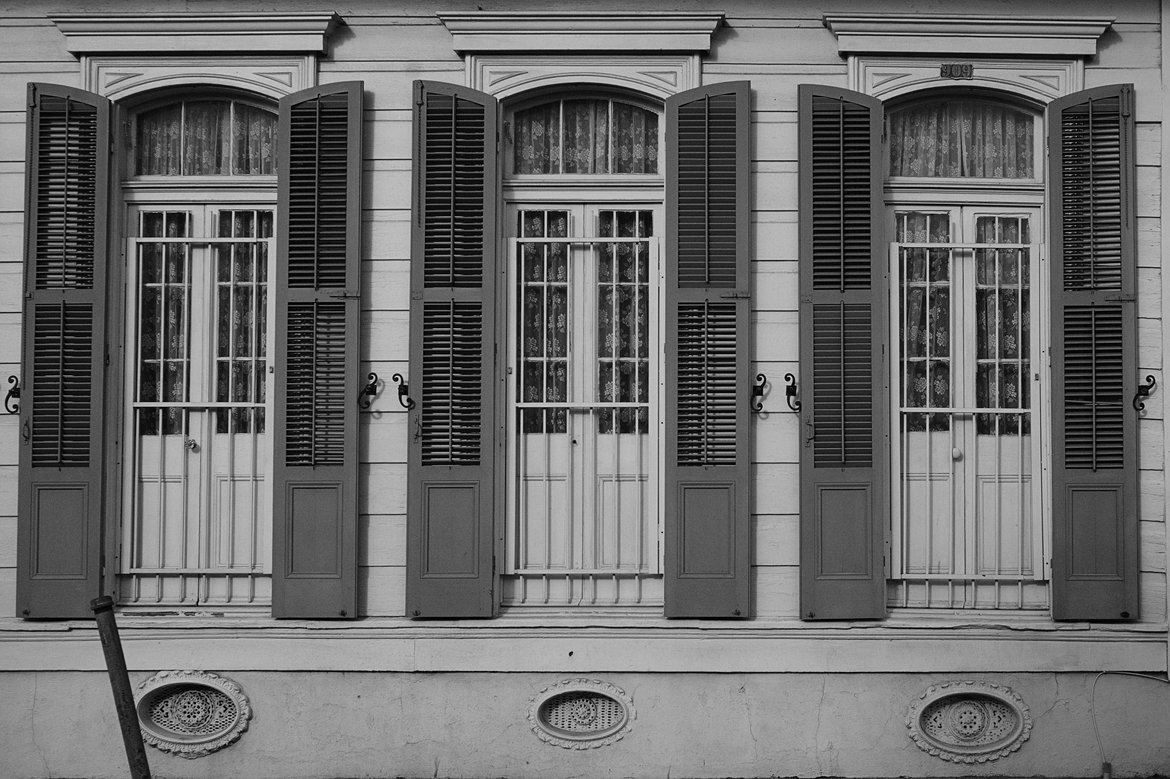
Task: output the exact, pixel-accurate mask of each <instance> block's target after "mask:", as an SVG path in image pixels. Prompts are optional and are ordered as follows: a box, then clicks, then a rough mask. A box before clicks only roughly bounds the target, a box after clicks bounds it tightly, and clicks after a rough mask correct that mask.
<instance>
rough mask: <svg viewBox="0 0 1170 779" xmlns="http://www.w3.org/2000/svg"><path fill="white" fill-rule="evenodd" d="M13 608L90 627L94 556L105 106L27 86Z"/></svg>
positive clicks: (73, 92) (98, 541)
mask: <svg viewBox="0 0 1170 779" xmlns="http://www.w3.org/2000/svg"><path fill="white" fill-rule="evenodd" d="M28 97H29V100H28V150H27V151H28V160H27V168H26V201H25V268H24V279H25V281H24V292H25V296H24V319H23V325H22V326H23V334H24V342H23V357H22V359H23V366H24V367H23V375H24V383H25V386H24V393H23V399H22V401H21V403H20V407H21V408H20V416H21V419H20V428H21V438H22V441H21V447H20V486H19V493H20V495H19V506H20V508H19V512H20V513H19V521H18V530H17V584H16V610H17V615H18V616H23V617H32V618H92V617H93V613H92V611H90V609H89V602H90V600H91V599H93V598H95V597H97V596H98V595H99V594H100V589H101V553H102V527H101V525H102V522H101V518H102V511H101V507H102V480H101V470H102V462H103V457H102V445H103V442H102V405H103V400H102V392H101V387H102V386H103V382H104V379H105V376H104V369H103V362H104V360H105V321H104V318H105V312H106V304H105V303H106V270H107V269H106V255H105V252H106V250H107V235H106V224H107V222H108V215H107V211H106V209H107V205H108V199H107V196H108V187H109V156H110V155H109V149H110V140H109V127H110V102H109V101H108V100H106V99H105V98H104V97H100V96H98V95H95V94H91V93H89V92H84V91H81V90H78V89H70V88H68V87H61V86H56V85H53V84H29V88H28Z"/></svg>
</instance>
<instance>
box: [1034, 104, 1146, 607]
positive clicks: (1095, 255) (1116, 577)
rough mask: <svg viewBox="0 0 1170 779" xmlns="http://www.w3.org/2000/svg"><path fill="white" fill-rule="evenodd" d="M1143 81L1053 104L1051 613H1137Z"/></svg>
mask: <svg viewBox="0 0 1170 779" xmlns="http://www.w3.org/2000/svg"><path fill="white" fill-rule="evenodd" d="M1132 107H1133V87H1132V85H1129V84H1124V85H1112V86H1106V87H1098V88H1095V89H1090V90H1086V91H1084V92H1078V93H1076V94H1073V95H1068V96H1066V97H1063V98H1061V99H1059V100H1056V101H1054V102H1053V103H1052V104H1051V106H1050V107H1049V159H1050V161H1051V183H1050V186H1051V195H1050V198H1051V209H1050V212H1051V213H1052V214H1053V220H1052V276H1051V282H1052V306H1051V310H1052V328H1051V329H1052V460H1053V462H1052V508H1053V532H1052V536H1053V551H1052V579H1053V587H1052V598H1053V603H1052V614H1053V617H1054V618H1055V619H1062V620H1113V619H1137V618H1138V548H1137V546H1138V506H1137V503H1138V460H1137V456H1138V454H1137V453H1138V446H1137V433H1138V413H1137V411H1136V410H1135V409H1134V407H1133V405H1132V400H1133V398H1134V395H1135V394H1136V391H1137V379H1138V369H1137V312H1136V308H1137V306H1136V302H1135V292H1136V288H1135V284H1136V270H1135V261H1134V214H1133V209H1134V206H1133V204H1134V157H1133V151H1134V125H1133V114H1132Z"/></svg>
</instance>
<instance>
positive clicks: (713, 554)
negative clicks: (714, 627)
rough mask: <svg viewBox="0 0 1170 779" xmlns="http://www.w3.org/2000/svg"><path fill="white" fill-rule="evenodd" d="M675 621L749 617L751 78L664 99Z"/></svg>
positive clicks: (668, 530)
mask: <svg viewBox="0 0 1170 779" xmlns="http://www.w3.org/2000/svg"><path fill="white" fill-rule="evenodd" d="M666 128H667V130H666V132H667V139H666V140H667V163H666V257H665V265H666V290H665V295H664V297H665V309H666V463H665V471H666V475H665V489H666V495H665V496H664V503H665V509H666V515H665V534H666V555H665V588H666V608H665V613H666V616H668V617H724V618H735V617H742V618H746V617H749V616H751V559H752V558H751V509H752V503H751V490H750V485H751V452H752V449H751V440H752V437H751V417H750V413H751V405H750V404H751V384H752V382H751V366H750V363H749V359H750V352H749V341H750V319H749V317H750V314H751V300H750V298H749V295H748V290H749V286H750V280H749V275H748V274H749V264H748V260H749V256H748V249H749V237H748V216H749V208H750V206H751V203H750V200H751V180H750V177H749V168H750V153H751V136H750V132H751V85H750V84H749V83H748V82H746V81H737V82H730V83H726V84H716V85H712V86H704V87H700V88H698V89H692V90H689V91H686V92H682V93H680V94H677V95H674V96H673V97H671V98H669V99H668V100H667V101H666Z"/></svg>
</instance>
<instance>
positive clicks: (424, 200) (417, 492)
mask: <svg viewBox="0 0 1170 779" xmlns="http://www.w3.org/2000/svg"><path fill="white" fill-rule="evenodd" d="M414 106H415V112H414V154H415V156H414V168H413V169H414V193H413V212H412V213H413V215H414V223H413V235H412V240H411V282H410V290H411V293H410V297H411V309H410V327H411V334H410V380H411V387H412V390H413V391H412V393H411V394H412V395H413V397H414V399H415V402H416V406H415V407H414V409H413V410H412V411H411V412H410V431H411V432H410V450H409V487H408V494H407V547H408V550H407V573H406V609H407V614H408V615H409V616H413V617H423V618H428V617H435V618H464V617H491V616H492V615H493V614H494V613H495V607H496V602H495V595H494V591H495V586H494V585H495V571H494V568H493V559H494V552H495V540H494V539H495V533H494V523H493V515H494V512H493V507H494V506H495V500H496V499H495V489H494V481H495V472H494V464H495V462H496V461H497V460H498V459H499V458H500V457H502V455H503V453H502V451H500V450H499V448H498V447H497V440H502V437H501V438H499V439H497V437H496V434H495V433H496V423H495V422H494V420H495V418H496V410H495V406H496V394H495V393H494V392H493V387H494V386H495V384H494V381H495V379H494V376H495V373H494V366H495V344H496V325H495V303H496V276H497V268H496V264H495V251H496V203H497V189H498V187H499V178H498V176H497V175H496V138H497V131H496V128H497V121H498V120H497V109H496V100H495V98H493V97H491V96H490V95H486V94H484V93H482V92H476V91H475V90H471V89H466V88H464V87H459V86H455V85H452V84H442V83H437V82H430V81H416V82H415V84H414Z"/></svg>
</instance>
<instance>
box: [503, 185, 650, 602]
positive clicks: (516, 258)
mask: <svg viewBox="0 0 1170 779" xmlns="http://www.w3.org/2000/svg"><path fill="white" fill-rule="evenodd" d="M515 214H516V230H517V233H518V234H519V237H518V238H516V239H513V240H512V242H511V247H512V248H511V252H510V255H511V257H512V258H513V261H512V270H511V278H512V281H511V283H510V285H509V289H510V291H509V297H510V308H511V311H512V313H511V314H510V316H509V321H510V322H511V323H512V326H511V328H510V342H511V344H512V346H511V347H510V348H511V354H512V357H511V359H510V364H511V365H512V366H514V368H511V369H510V374H511V376H512V384H511V386H510V396H511V398H512V400H511V405H512V407H513V409H514V412H513V413H514V417H513V419H514V422H513V423H512V425H511V427H510V430H509V439H510V440H509V452H510V458H511V462H512V463H513V466H512V477H511V479H510V482H509V483H510V488H509V489H510V494H511V498H510V501H509V505H510V510H509V545H508V549H509V555H508V568H507V571H506V572H507V574H508V575H507V576H506V577H505V582H504V584H505V591H504V598H503V603H504V605H507V606H511V605H525V606H532V605H542V606H551V607H564V606H573V605H578V604H582V603H584V604H589V605H597V604H608V605H621V606H655V607H657V606H660V605H661V603H662V597H661V592H662V588H661V561H660V555H661V552H660V547H659V538H660V532H661V531H660V522H659V510H658V492H659V489H658V481H659V471H660V467H659V463H658V460H659V452H658V439H657V437H656V436H652V435H650V432H651V429H652V426H654V425H656V424H657V422H656V420H657V418H658V416H659V413H660V411H659V407H660V394H661V391H660V382H661V378H660V366H658V364H657V361H656V360H653V359H652V357H651V346H650V345H651V344H653V343H658V342H659V327H660V325H659V311H658V294H659V283H658V279H659V269H658V254H659V244H658V240H657V239H656V237H655V224H656V223H657V221H658V220H657V219H656V209H654V208H640V207H632V206H621V207H599V206H584V207H582V206H575V207H573V208H568V209H561V208H551V209H550V208H545V207H531V208H528V207H523V208H517V209H516V211H515ZM583 225H584V226H585V228H584V229H582V226H583ZM583 233H587V234H588V235H585V234H583Z"/></svg>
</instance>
